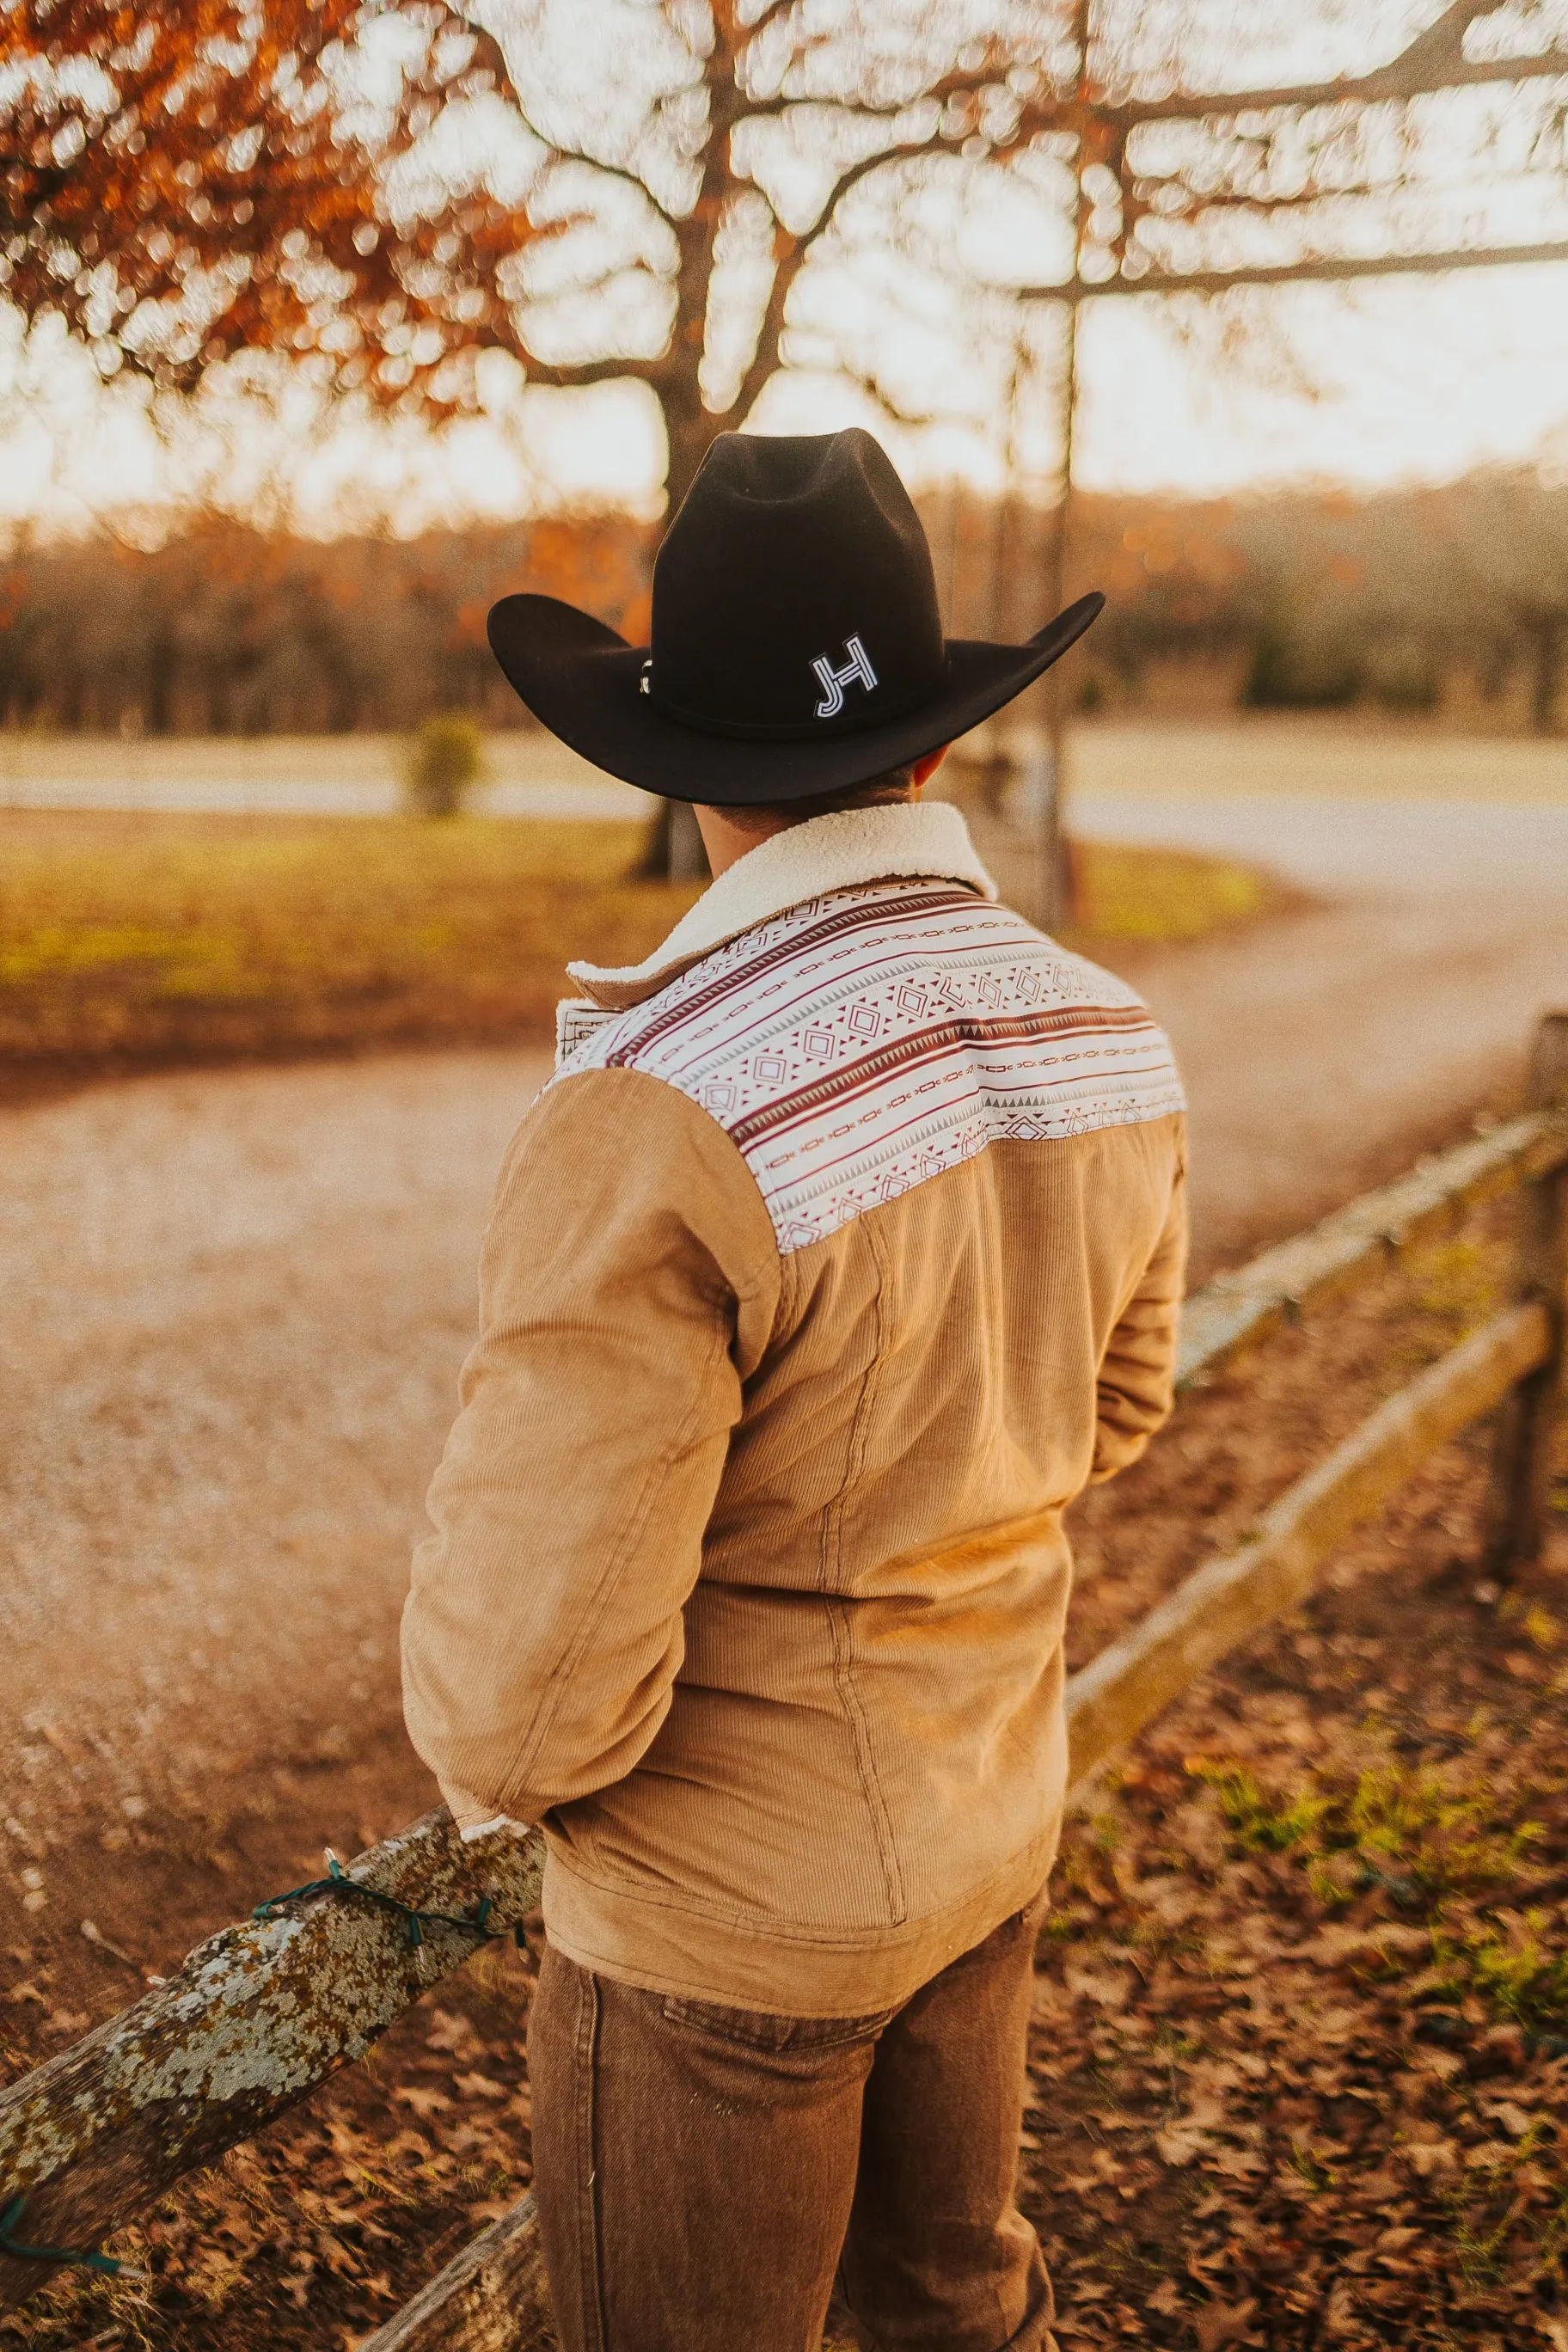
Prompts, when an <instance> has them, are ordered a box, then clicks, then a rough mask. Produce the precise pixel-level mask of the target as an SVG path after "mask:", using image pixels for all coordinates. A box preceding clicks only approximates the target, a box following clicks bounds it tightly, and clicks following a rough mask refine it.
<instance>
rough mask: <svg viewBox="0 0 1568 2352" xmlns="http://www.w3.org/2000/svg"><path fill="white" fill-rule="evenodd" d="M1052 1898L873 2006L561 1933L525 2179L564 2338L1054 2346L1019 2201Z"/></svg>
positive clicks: (666, 2348) (617, 2344)
mask: <svg viewBox="0 0 1568 2352" xmlns="http://www.w3.org/2000/svg"><path fill="white" fill-rule="evenodd" d="M1038 1922H1039V1906H1038V1905H1032V1906H1030V1908H1029V1909H1028V1910H1027V1911H1022V1912H1019V1913H1018V1914H1017V1915H1016V1916H1015V1917H1014V1918H1011V1919H1007V1920H1005V1921H1004V1922H1003V1924H1002V1926H1001V1927H998V1928H997V1929H996V1930H995V1932H994V1934H993V1935H991V1936H988V1937H986V1939H985V1941H984V1943H983V1944H979V1945H976V1947H975V1948H974V1949H973V1951H971V1952H966V1953H964V1954H963V1957H962V1958H959V1959H956V1960H954V1961H953V1962H952V1965H951V1966H950V1967H948V1968H946V1969H943V1970H942V1974H941V1975H940V1976H938V1977H934V1978H933V1979H931V1982H930V1983H929V1984H928V1985H926V1986H924V1987H923V1988H922V1989H921V1991H919V1992H918V1993H916V1994H915V1996H914V1998H913V2000H909V2001H906V2002H905V2004H904V2005H903V2007H902V2008H901V2009H898V2010H893V2011H884V2012H882V2013H880V2014H879V2015H877V2016H875V2017H858V2018H789V2017H776V2016H772V2015H768V2014H764V2013H761V2012H756V2011H748V2010H736V2009H721V2008H719V2007H717V2006H714V2005H713V2004H710V2003H709V2002H707V2001H697V2000H682V1999H679V1998H678V1997H676V1996H674V1995H670V1994H661V1993H654V1992H642V1991H638V1990H635V1989H633V1988H632V1987H630V1986H627V1985H623V1984H617V1983H615V1982H613V1981H611V1980H610V1979H606V1978H604V1977H598V1976H595V1975H593V1974H592V1973H591V1972H590V1971H589V1970H588V1969H580V1968H578V1967H577V1966H575V1964H574V1962H573V1961H571V1960H568V1959H565V1958H563V1957H562V1955H561V1954H560V1953H559V1952H556V1951H554V1950H547V1951H546V1953H545V1956H544V1963H543V1966H542V1969H541V1971H540V1978H539V1986H538V1990H537V1991H536V1993H535V1995H534V2001H533V2014H532V2018H531V2022H530V2026H529V2036H528V2063H529V2074H530V2077H531V2083H532V2089H533V2149H534V2164H535V2170H536V2178H535V2184H534V2187H535V2195H536V2196H537V2199H538V2201H539V2216H540V2223H541V2229H542V2237H543V2244H544V2258H545V2263H546V2266H547V2268H548V2270H549V2273H550V2288H551V2294H552V2300H553V2302H554V2305H555V2315H556V2326H557V2327H558V2329H559V2331H560V2336H561V2342H562V2345H563V2347H564V2352H819V2347H820V2346H821V2343H822V2330H823V2323H824V2320H825V2318H826V2311H827V2304H828V2297H829V2295H830V2294H831V2292H832V2288H833V2284H834V2277H835V2273H836V2272H837V2276H838V2281H839V2284H840V2286H841V2289H842V2292H843V2294H844V2297H845V2300H846V2301H847V2304H848V2305H849V2308H850V2310H851V2311H852V2312H853V2313H854V2315H855V2319H856V2323H857V2326H858V2330H859V2332H860V2336H861V2340H862V2342H863V2343H864V2344H865V2345H867V2346H868V2347H874V2352H915V2347H919V2348H920V2352H1052V2347H1054V2345H1055V2338H1054V2337H1053V2336H1052V2335H1051V2332H1050V2324H1051V2315H1052V2306H1051V2291H1050V2286H1049V2284H1048V2282H1047V2277H1046V2270H1045V2264H1044V2263H1043V2261H1042V2260H1041V2257H1040V2249H1039V2244H1038V2242H1037V2239H1036V2236H1035V2232H1034V2231H1033V2230H1032V2229H1031V2228H1030V2226H1029V2224H1028V2223H1027V2222H1026V2221H1025V2219H1024V2217H1023V2215H1022V2214H1021V2213H1020V2212H1019V2211H1018V2209H1017V2207H1016V2204H1015V2203H1014V2200H1013V2189H1014V2180H1015V2176H1016V2169H1017V2151H1018V2131H1019V2126H1020V2125H1021V2123H1022V2120H1023V2104H1024V2059H1025V2036H1026V2029H1027V2025H1028V2016H1029V1998H1030V1988H1031V1982H1032V1978H1033V1961H1034V1948H1035V1935H1036V1930H1037V1926H1038Z"/></svg>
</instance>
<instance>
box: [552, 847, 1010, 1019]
mask: <svg viewBox="0 0 1568 2352" xmlns="http://www.w3.org/2000/svg"><path fill="white" fill-rule="evenodd" d="M899 876H910V877H914V876H919V877H921V879H922V880H927V879H929V880H941V881H944V882H963V883H964V884H966V885H967V886H968V887H969V888H970V889H972V890H977V891H978V892H979V894H980V896H981V897H982V898H995V896H996V885H995V883H994V882H993V880H992V879H991V877H990V875H989V874H988V873H987V872H986V870H985V868H984V866H983V865H982V864H981V862H980V860H979V858H978V857H977V856H976V855H975V852H974V845H973V842H972V841H971V840H970V838H969V827H968V826H967V825H966V824H964V822H963V817H962V816H961V815H960V814H959V812H958V811H957V809H955V808H954V807H953V806H952V803H951V802H949V801H898V802H894V803H889V804H888V805H885V806H883V807H879V808H864V809H839V810H836V811H835V812H834V814H832V815H831V816H814V817H809V818H807V820H806V822H805V824H794V825H789V826H787V827H786V828H785V830H784V832H783V833H775V834H771V835H769V837H768V838H767V840H766V841H762V842H759V843H758V845H757V846H756V848H755V849H750V850H748V851H747V852H746V855H745V856H744V857H741V858H737V860H736V862H735V864H734V865H733V866H729V867H727V868H726V870H725V871H724V872H723V873H722V874H721V875H720V877H719V878H718V880H717V881H716V882H712V883H710V885H709V887H708V888H707V889H706V890H705V891H704V892H703V893H702V896H701V898H699V899H698V901H697V904H696V905H695V906H694V907H691V908H688V910H687V912H686V913H685V914H684V915H682V917H681V919H680V920H679V923H677V925H676V927H675V929H674V930H672V931H671V932H670V934H669V937H668V939H667V940H665V941H664V942H663V944H662V945H661V946H659V947H657V948H655V950H654V951H653V953H652V954H651V955H650V956H647V957H646V958H645V959H644V961H642V962H641V963H633V964H622V965H620V966H618V967H616V966H612V965H605V964H595V963H572V964H568V965H567V967H566V969H567V971H568V973H569V974H570V976H571V977H572V979H573V980H574V981H575V982H576V983H577V985H578V987H579V988H580V989H582V990H583V992H584V995H585V996H586V997H587V999H588V1001H589V1003H592V1004H595V1005H598V1006H600V1007H602V1008H603V1009H604V1010H605V1011H606V1012H614V1013H619V1012H622V1011H624V1010H625V1009H626V1006H628V1005H632V1004H640V1003H642V1002H643V1000H644V998H645V997H648V996H652V995H653V994H654V993H655V992H656V991H657V990H658V989H660V988H663V987H664V986H665V985H666V983H667V982H669V981H672V980H674V979H675V978H676V976H677V974H678V973H679V972H683V971H686V969H687V967H688V966H689V965H690V964H694V963H698V962H700V961H701V959H702V958H703V957H704V956H705V955H711V954H712V952H713V950H714V949H715V948H720V947H722V946H723V945H724V944H725V942H726V940H734V939H739V938H740V936H741V934H742V931H749V930H752V929H754V928H755V927H756V925H757V924H758V923H765V922H767V921H768V920H769V919H771V918H772V917H773V916H774V915H782V914H783V913H784V909H785V908H788V907H798V906H801V905H802V904H803V903H804V902H805V900H806V899H808V898H826V897H828V896H829V895H830V893H832V892H833V891H835V890H852V889H854V888H856V887H857V886H858V885H859V884H861V883H864V882H883V881H889V880H891V879H893V878H894V877H899Z"/></svg>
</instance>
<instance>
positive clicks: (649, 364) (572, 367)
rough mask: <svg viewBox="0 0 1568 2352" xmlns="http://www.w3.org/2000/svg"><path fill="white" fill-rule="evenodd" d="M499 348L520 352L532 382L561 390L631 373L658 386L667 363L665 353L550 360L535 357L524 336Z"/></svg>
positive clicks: (637, 380)
mask: <svg viewBox="0 0 1568 2352" xmlns="http://www.w3.org/2000/svg"><path fill="white" fill-rule="evenodd" d="M500 348H502V349H506V350H511V351H515V352H521V358H522V362H523V366H524V369H525V371H526V373H527V376H528V381H529V383H542V384H547V385H548V386H549V387H550V388H551V390H552V391H559V392H571V391H574V390H576V389H577V388H578V387H579V386H581V385H584V384H590V383H623V382H625V381H626V379H627V378H628V377H629V378H630V379H632V381H634V382H635V383H648V384H653V385H655V386H656V387H657V385H658V383H660V381H661V380H662V376H663V371H664V367H665V360H664V358H663V357H662V356H661V357H660V358H658V359H656V360H647V359H642V360H639V359H614V358H612V359H603V360H580V361H577V362H558V363H552V362H550V361H548V360H536V359H535V358H534V356H533V353H532V352H531V351H530V350H529V348H528V346H527V344H526V343H525V342H523V341H522V339H521V336H520V337H519V338H518V341H517V343H516V344H515V345H512V344H506V345H502V346H500Z"/></svg>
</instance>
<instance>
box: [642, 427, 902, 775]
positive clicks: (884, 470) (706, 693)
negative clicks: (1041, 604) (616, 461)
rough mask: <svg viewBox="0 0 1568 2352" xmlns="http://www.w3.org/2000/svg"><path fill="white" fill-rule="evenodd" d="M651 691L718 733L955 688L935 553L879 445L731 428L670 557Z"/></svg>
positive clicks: (657, 611) (854, 432) (882, 705)
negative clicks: (949, 675)
mask: <svg viewBox="0 0 1568 2352" xmlns="http://www.w3.org/2000/svg"><path fill="white" fill-rule="evenodd" d="M652 637H653V643H652V648H651V656H650V663H649V667H648V671H647V678H646V684H647V692H648V694H649V696H650V698H651V699H652V700H653V702H654V704H655V706H656V707H657V708H658V709H660V710H662V711H664V712H666V713H668V716H670V717H671V718H675V719H681V720H683V721H684V722H685V723H686V724H687V725H689V726H692V727H697V728H700V729H703V730H707V731H709V732H711V733H714V734H735V735H768V736H773V737H778V736H781V735H783V736H786V737H787V736H800V737H803V738H805V737H813V736H816V737H827V736H837V735H843V734H847V733H852V732H854V731H856V730H858V729H859V728H862V727H868V726H875V725H877V724H878V723H879V722H882V721H885V720H887V719H892V718H896V717H898V716H899V715H900V713H902V712H904V711H906V710H910V709H914V708H916V706H917V705H918V704H920V703H921V702H922V701H924V700H926V699H927V698H930V697H931V696H932V695H934V694H935V693H937V692H938V691H939V690H940V688H941V686H942V677H943V673H944V668H945V648H944V645H943V639H942V616H941V612H940V610H939V607H938V604H937V594H936V578H935V574H934V572H933V571H932V569H931V550H930V547H929V546H928V545H927V542H926V535H925V532H924V530H923V529H922V528H921V519H920V517H919V515H918V514H917V513H916V512H915V509H914V505H913V502H912V501H911V499H910V494H909V492H908V491H907V490H906V489H905V488H904V486H903V484H902V482H901V481H900V479H899V477H898V474H897V472H896V471H895V469H894V467H893V464H892V461H891V460H890V458H889V457H888V455H887V452H886V451H885V450H884V449H883V448H882V446H881V445H880V443H879V442H878V441H876V440H875V439H874V438H873V437H872V436H871V435H870V434H869V433H866V432H863V431H862V430H861V429H860V428H859V427H858V426H852V427H850V428H849V429H848V430H847V431H845V432H842V433H820V434H790V435H763V434H746V433H724V434H721V435H720V436H719V437H718V439H717V440H716V441H715V442H714V443H713V445H712V446H711V448H710V450H709V452H708V454H707V456H706V457H705V458H704V459H703V461H702V464H701V466H700V467H699V469H698V472H697V475H696V478H694V480H693V482H692V484H691V488H690V489H689V491H688V492H687V494H686V498H685V499H684V500H683V501H682V504H681V506H680V509H679V512H678V513H677V515H676V517H675V520H674V521H673V522H672V523H671V524H670V526H669V529H668V532H667V533H666V535H665V539H664V543H663V545H662V546H661V547H660V549H659V551H658V558H657V560H656V562H655V564H654V574H653V629H652Z"/></svg>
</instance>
